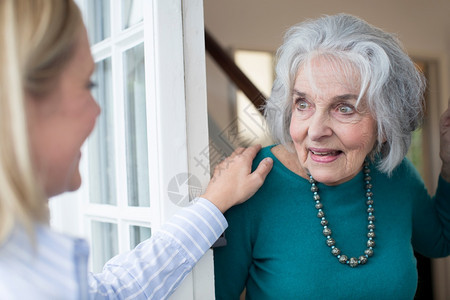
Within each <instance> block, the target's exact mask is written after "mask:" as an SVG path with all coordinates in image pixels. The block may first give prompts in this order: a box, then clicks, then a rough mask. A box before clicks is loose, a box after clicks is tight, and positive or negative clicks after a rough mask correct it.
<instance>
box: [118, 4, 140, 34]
mask: <svg viewBox="0 0 450 300" xmlns="http://www.w3.org/2000/svg"><path fill="white" fill-rule="evenodd" d="M142 20H143V15H142V0H122V22H123V23H122V28H123V29H127V28H128V27H131V26H132V25H134V24H137V23H139V22H142Z"/></svg>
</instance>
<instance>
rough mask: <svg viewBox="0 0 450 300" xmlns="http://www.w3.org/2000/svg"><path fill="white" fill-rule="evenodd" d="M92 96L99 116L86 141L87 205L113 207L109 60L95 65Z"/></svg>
mask: <svg viewBox="0 0 450 300" xmlns="http://www.w3.org/2000/svg"><path fill="white" fill-rule="evenodd" d="M93 81H94V82H95V83H97V87H96V88H95V89H93V91H92V94H93V95H94V97H95V99H96V100H97V102H98V103H99V105H100V107H101V109H102V113H101V114H100V116H99V117H98V119H97V123H96V127H95V129H94V131H93V132H92V135H91V137H90V138H89V175H90V176H89V183H90V189H89V193H90V197H89V198H90V202H92V203H101V204H111V205H116V204H117V200H116V190H115V186H116V180H115V165H114V133H113V128H114V126H113V125H114V123H115V122H114V114H113V107H112V101H111V99H112V78H111V58H107V59H105V60H102V61H100V62H98V63H97V66H96V71H95V73H94V76H93Z"/></svg>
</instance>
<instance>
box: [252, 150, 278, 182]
mask: <svg viewBox="0 0 450 300" xmlns="http://www.w3.org/2000/svg"><path fill="white" fill-rule="evenodd" d="M272 167H273V160H272V158H270V157H266V158H264V159H263V160H262V161H261V162H260V163H259V165H258V167H257V168H256V170H255V171H253V173H251V174H250V176H251V177H253V178H254V179H255V184H256V187H257V188H259V187H260V186H261V185H262V184H263V183H264V180H266V177H267V174H269V172H270V170H272Z"/></svg>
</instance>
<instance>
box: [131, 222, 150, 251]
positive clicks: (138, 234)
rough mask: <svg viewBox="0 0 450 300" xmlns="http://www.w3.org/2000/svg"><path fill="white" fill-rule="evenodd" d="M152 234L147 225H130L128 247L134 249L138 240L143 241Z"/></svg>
mask: <svg viewBox="0 0 450 300" xmlns="http://www.w3.org/2000/svg"><path fill="white" fill-rule="evenodd" d="M151 235H152V230H151V228H149V227H142V226H130V249H134V247H136V246H137V245H138V244H139V243H140V242H142V241H145V240H146V239H148V238H150V236H151Z"/></svg>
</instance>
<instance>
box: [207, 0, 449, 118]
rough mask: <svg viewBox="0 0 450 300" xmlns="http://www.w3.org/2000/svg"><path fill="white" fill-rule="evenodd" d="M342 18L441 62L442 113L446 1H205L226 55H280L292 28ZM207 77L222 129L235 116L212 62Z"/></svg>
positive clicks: (211, 105)
mask: <svg viewBox="0 0 450 300" xmlns="http://www.w3.org/2000/svg"><path fill="white" fill-rule="evenodd" d="M341 12H345V13H350V14H354V15H356V16H359V17H361V18H363V19H365V20H366V21H368V22H369V23H371V24H373V25H375V26H378V27H380V28H382V29H384V30H386V31H389V32H393V33H396V34H397V35H398V37H399V38H400V40H401V41H402V42H403V44H404V45H405V48H406V49H407V51H408V52H409V53H410V54H411V55H412V56H415V57H420V58H431V59H435V60H438V61H439V64H440V73H441V78H440V82H441V87H440V91H439V92H440V99H441V104H440V107H441V110H442V111H443V109H444V107H446V103H447V98H448V96H449V91H450V90H449V88H448V86H450V80H449V76H448V74H450V62H449V53H450V17H449V15H450V1H448V0H432V1H423V0H377V1H368V0H340V1H335V0H318V1H310V0H309V1H306V0H277V1H274V0H226V1H224V0H204V14H205V26H206V28H207V29H208V30H209V31H210V32H211V34H212V35H213V36H214V37H216V38H217V39H218V41H219V42H220V43H221V44H222V45H223V46H224V47H225V48H227V49H236V48H240V49H249V50H267V51H276V49H277V48H278V47H279V46H280V44H281V42H282V37H283V34H284V32H285V31H286V29H287V28H289V27H290V26H292V25H293V24H295V23H298V22H301V21H302V20H304V19H307V18H315V17H318V16H320V15H322V14H335V13H341ZM207 74H208V79H207V80H208V101H209V102H208V104H209V111H210V113H211V114H212V115H213V116H214V117H215V119H216V121H217V122H218V123H219V125H222V124H223V125H226V120H225V119H226V118H227V117H228V116H229V114H231V113H232V112H230V109H227V108H225V107H224V106H225V105H226V104H224V101H223V98H222V97H224V96H225V97H226V95H227V91H228V90H227V86H226V84H225V82H224V81H223V80H224V78H223V76H222V74H220V73H219V71H218V70H217V68H216V66H215V65H214V63H212V61H211V60H207ZM216 108H217V109H216Z"/></svg>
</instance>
